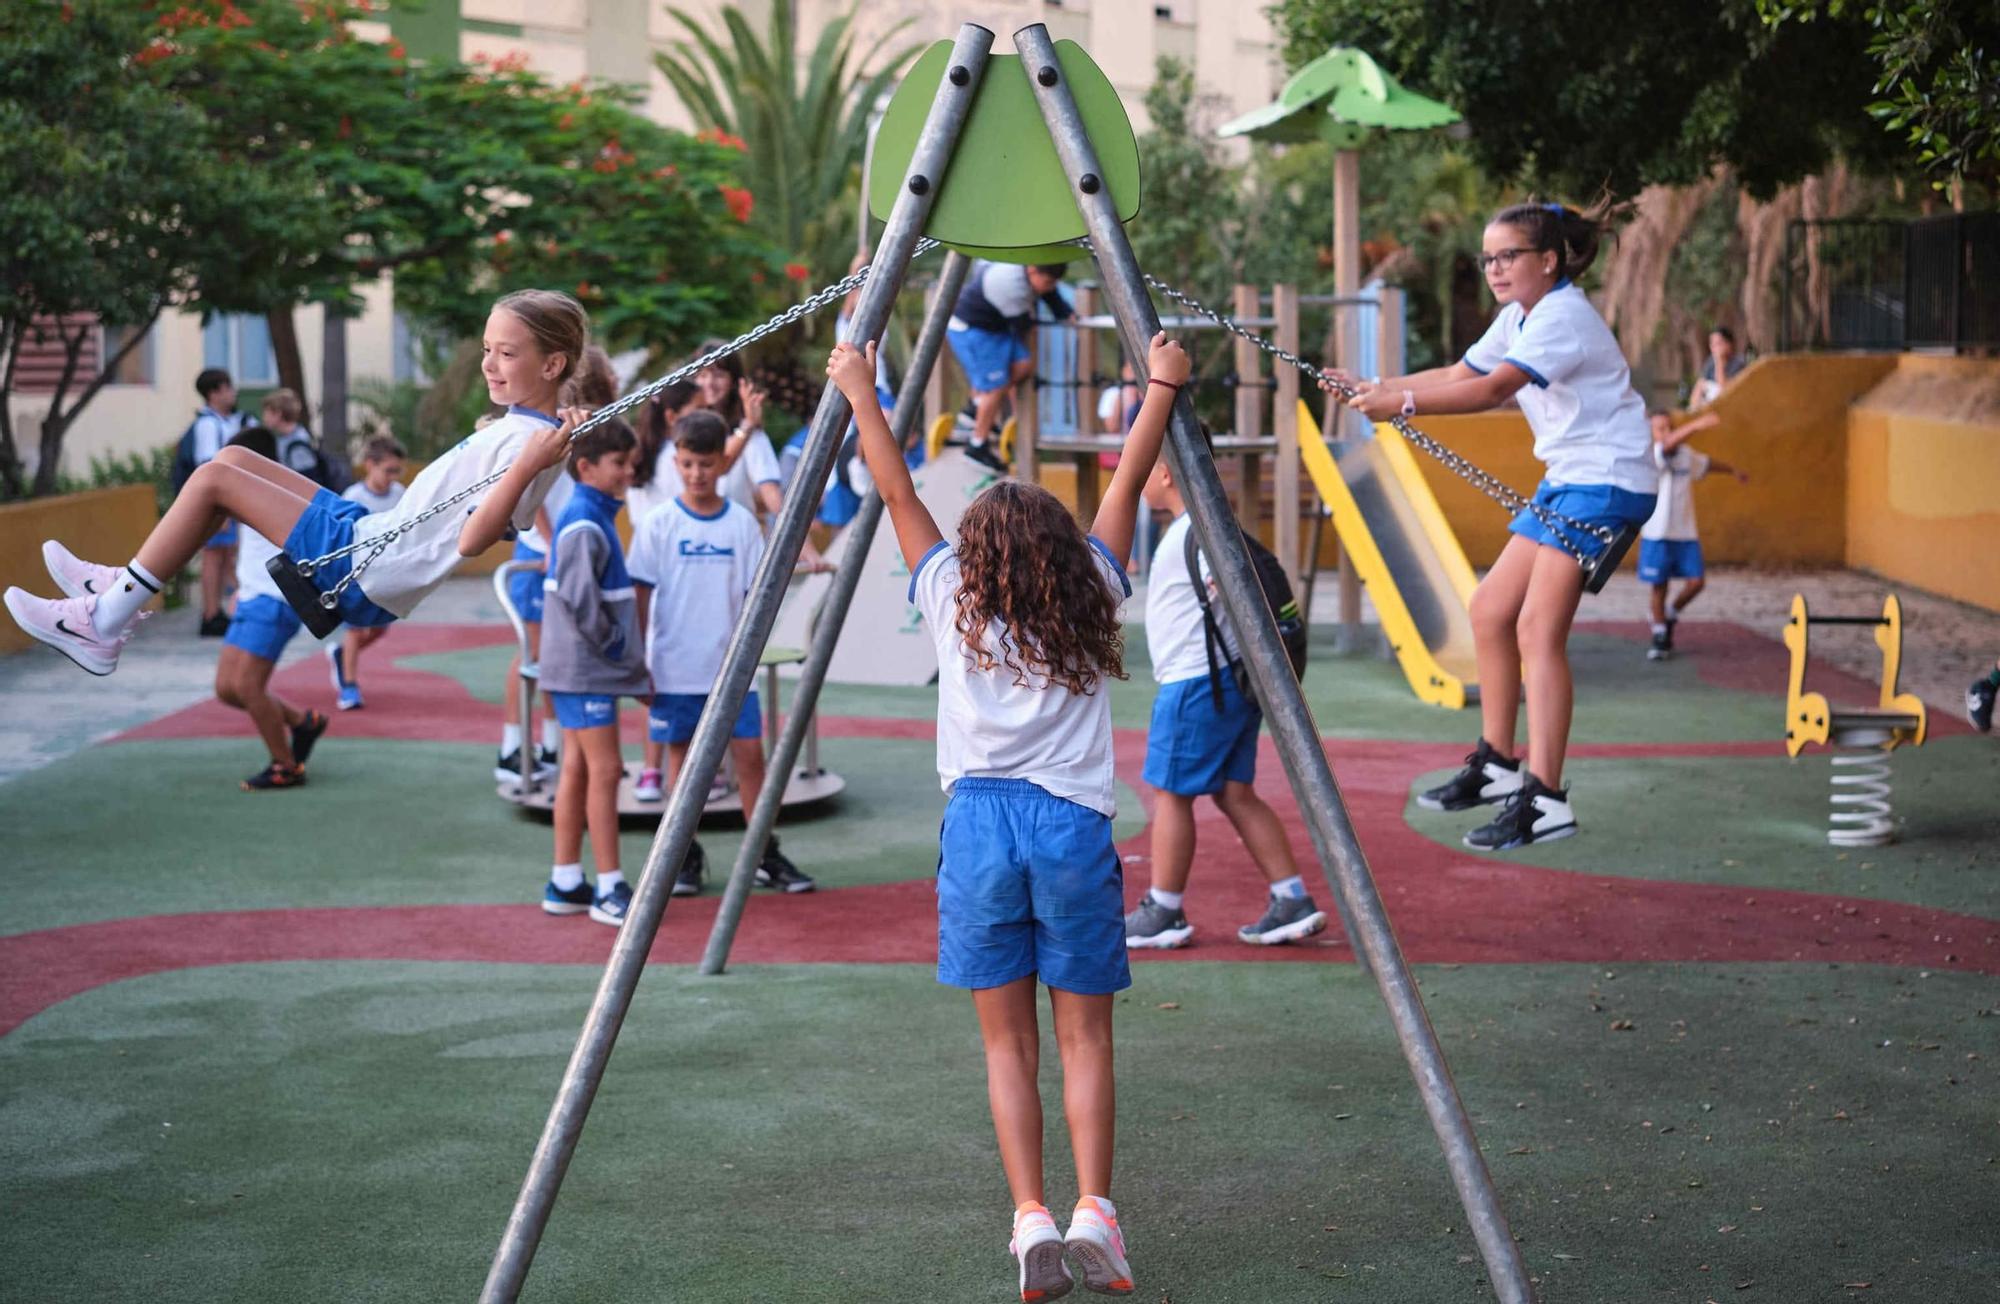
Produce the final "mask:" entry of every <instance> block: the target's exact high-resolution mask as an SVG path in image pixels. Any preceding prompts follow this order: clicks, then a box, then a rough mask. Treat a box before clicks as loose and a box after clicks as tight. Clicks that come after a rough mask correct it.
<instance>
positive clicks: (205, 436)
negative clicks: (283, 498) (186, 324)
mask: <svg viewBox="0 0 2000 1304" xmlns="http://www.w3.org/2000/svg"><path fill="white" fill-rule="evenodd" d="M194 392H195V393H197V394H199V395H201V410H200V411H199V412H196V413H195V416H194V425H193V427H192V428H191V430H190V433H191V434H192V435H193V438H194V464H195V466H196V467H201V466H205V465H207V464H208V463H209V462H212V461H214V460H215V457H216V455H217V454H218V453H220V452H221V451H222V450H223V448H224V447H226V446H227V445H228V443H229V441H230V440H232V439H234V438H235V437H236V435H237V432H238V431H240V430H242V429H243V415H244V414H243V413H241V412H238V411H237V410H236V382H235V380H234V379H232V378H231V377H230V374H229V373H228V372H226V371H224V370H223V369H222V368H220V367H210V368H208V369H207V370H205V371H203V372H202V373H201V374H200V375H199V376H196V377H195V378H194ZM274 456H275V454H274ZM235 565H236V522H235V521H232V520H225V521H224V522H223V523H222V525H221V526H220V527H219V528H218V529H217V530H216V531H215V533H214V534H213V535H211V536H209V538H208V539H207V541H205V542H204V543H203V544H202V545H201V636H202V637H203V638H214V637H216V636H218V635H221V634H225V633H227V632H228V630H229V615H228V613H227V612H225V611H223V609H222V599H223V588H224V586H225V584H226V583H227V581H228V578H229V574H230V572H231V571H232V570H233V569H234V567H235Z"/></svg>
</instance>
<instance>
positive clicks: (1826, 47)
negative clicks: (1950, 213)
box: [1270, 0, 1891, 203]
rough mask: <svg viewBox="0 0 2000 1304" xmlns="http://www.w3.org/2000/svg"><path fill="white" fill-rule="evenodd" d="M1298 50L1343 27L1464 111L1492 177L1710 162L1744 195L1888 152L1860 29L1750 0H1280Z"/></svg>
mask: <svg viewBox="0 0 2000 1304" xmlns="http://www.w3.org/2000/svg"><path fill="white" fill-rule="evenodd" d="M1270 14H1271V17H1272V20H1273V22H1274V23H1275V24H1276V26H1277V29H1278V31H1279V33H1280V35H1281V37H1282V39H1283V41H1284V48H1285V58H1286V62H1287V63H1288V64H1289V65H1291V66H1293V67H1296V66H1298V65H1300V64H1302V63H1303V62H1305V61H1306V60H1308V59H1311V58H1313V57H1315V56H1317V55H1319V54H1321V53H1323V52H1324V51H1325V50H1326V48H1327V47H1328V46H1329V45H1332V44H1335V43H1342V44H1348V45H1354V46H1358V47H1360V48H1362V49H1365V50H1367V51H1368V52H1369V53H1370V54H1371V55H1373V56H1374V57H1375V58H1376V59H1377V60H1379V61H1380V62H1381V63H1382V64H1383V65H1384V66H1385V67H1387V68H1388V69H1389V70H1390V71H1391V72H1392V73H1394V74H1395V75H1397V76H1399V77H1402V78H1404V79H1406V80H1408V81H1410V82H1412V83H1414V84H1417V85H1421V86H1424V87H1425V88H1427V90H1428V91H1429V92H1430V93H1431V94H1434V95H1436V96H1438V97H1439V98H1441V99H1443V100H1446V101H1447V102H1449V103H1450V104H1451V105H1452V106H1453V107H1454V108H1456V109H1458V110H1459V111H1460V112H1461V113H1463V114H1464V115H1465V120H1466V124H1467V127H1468V128H1469V131H1470V136H1469V140H1468V145H1469V148H1470V150H1471V153H1472V157H1473V158H1474V159H1475V160H1476V161H1477V162H1478V163H1479V165H1480V166H1481V167H1483V168H1484V169H1485V170H1486V171H1488V172H1489V173H1491V174H1492V175H1493V176H1494V177H1496V178H1499V179H1503V180H1516V181H1521V182H1524V183H1527V184H1531V185H1532V186H1534V187H1535V188H1537V189H1539V190H1541V191H1544V192H1546V193H1554V194H1559V195H1561V196H1562V197H1564V198H1566V199H1569V200H1571V201H1573V202H1578V203H1590V202H1592V201H1594V200H1597V199H1599V198H1608V199H1610V200H1614V201H1622V200H1626V199H1629V198H1630V197H1632V196H1633V195H1636V194H1637V193H1638V192H1639V191H1640V190H1641V189H1642V188H1643V187H1645V186H1647V185H1650V184H1654V183H1661V184H1684V183H1687V182H1690V181H1693V180H1695V179H1696V178H1699V177H1701V176H1704V175H1706V174H1707V173H1708V172H1709V171H1710V170H1711V169H1712V168H1714V167H1715V166H1716V165H1718V164H1727V165H1729V166H1730V167H1732V168H1733V169H1734V170H1735V172H1736V174H1737V176H1738V177H1739V179H1740V180H1741V182H1742V184H1743V186H1744V187H1745V188H1746V189H1748V190H1749V191H1750V192H1751V193H1752V194H1753V195H1756V196H1758V197H1768V196H1769V195H1771V194H1772V193H1773V192H1775V191H1776V189H1777V188H1778V187H1779V186H1781V185H1784V184H1785V183H1787V182H1790V181H1794V180H1797V179H1798V178H1800V177H1803V176H1806V175H1808V174H1810V173H1813V172H1816V171H1818V170H1819V169H1821V168H1823V167H1824V166H1825V165H1826V164H1827V163H1828V162H1829V161H1830V160H1831V159H1832V158H1833V157H1834V156H1835V155H1836V154H1839V155H1842V156H1845V157H1847V158H1849V159H1850V160H1853V161H1856V162H1860V163H1863V164H1869V163H1873V164H1878V165H1879V164H1886V163H1887V162H1888V161H1889V159H1890V157H1891V156H1890V153H1889V151H1887V150H1885V149H1884V148H1883V142H1882V139H1881V133H1880V132H1877V131H1875V130H1874V129H1873V127H1872V124H1870V123H1869V121H1868V119H1867V117H1866V115H1865V114H1864V113H1863V112H1862V111H1861V108H1860V105H1859V104H1858V103H1856V101H1855V98H1854V94H1853V87H1854V86H1855V85H1856V84H1857V83H1858V84H1863V85H1865V84H1866V83H1867V80H1868V79H1869V78H1870V77H1871V75H1872V72H1871V68H1872V65H1871V62H1870V60H1869V57H1868V54H1867V51H1866V49H1865V48H1864V45H1865V43H1864V42H1863V41H1862V40H1861V39H1860V38H1859V36H1858V34H1857V33H1855V32H1853V31H1852V30H1849V29H1847V28H1844V27H1842V26H1840V25H1837V24H1827V23H1820V24H1787V25H1784V26H1781V27H1777V28H1772V27H1769V26H1767V25H1765V24H1764V23H1763V22H1761V21H1760V20H1759V19H1758V17H1757V14H1756V11H1755V9H1754V7H1753V6H1752V5H1751V4H1750V3H1748V0H1738V2H1736V3H1731V4H1725V5H1721V6H1714V7H1710V8H1708V9H1706V10H1701V11H1699V12H1697V11H1692V10H1690V9H1689V8H1687V7H1686V6H1681V5H1663V4H1658V3H1642V2H1641V0H1543V2H1542V3H1539V4H1537V5H1535V6H1533V7H1531V8H1524V7H1523V6H1520V5H1516V4H1507V3H1502V0H1279V2H1278V3H1277V4H1275V5H1273V6H1272V7H1271V9H1270Z"/></svg>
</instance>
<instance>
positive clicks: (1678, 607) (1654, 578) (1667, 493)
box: [1639, 412, 1750, 661]
mask: <svg viewBox="0 0 2000 1304" xmlns="http://www.w3.org/2000/svg"><path fill="white" fill-rule="evenodd" d="M1649 420H1650V421H1651V423H1652V427H1653V461H1654V463H1655V464H1657V465H1658V466H1659V468H1660V490H1659V501H1658V502H1656V503H1655V504H1654V505H1653V514H1652V516H1651V517H1649V518H1647V521H1646V524H1645V525H1644V526H1643V527H1641V528H1640V530H1639V580H1640V582H1641V583H1644V584H1650V585H1652V586H1653V643H1652V646H1651V647H1649V648H1647V649H1646V659H1647V660H1648V661H1665V660H1667V659H1668V658H1669V657H1671V656H1673V654H1674V623H1675V622H1676V621H1678V620H1679V619H1680V618H1681V612H1683V611H1685V610H1687V605H1688V604H1689V603H1690V602H1693V601H1694V600H1695V598H1697V597H1699V596H1700V594H1701V591H1702V589H1703V588H1705V587H1707V584H1708V580H1707V578H1706V577H1707V573H1708V572H1707V568H1706V567H1705V566H1704V565H1703V563H1702V557H1701V536H1700V534H1699V533H1697V532H1696V530H1695V523H1694V483H1695V481H1697V480H1699V479H1701V478H1702V477H1703V476H1705V475H1707V474H1708V473H1709V472H1710V471H1720V472H1722V473H1723V474H1725V475H1733V476H1735V477H1736V479H1737V480H1738V481H1739V482H1740V483H1743V484H1748V483H1749V482H1750V477H1749V476H1747V475H1745V474H1744V473H1743V472H1741V471H1739V470H1737V469H1736V468H1735V467H1732V466H1730V465H1729V464H1728V463H1727V462H1720V461H1717V460H1716V459H1715V458H1712V457H1710V456H1708V455H1707V454H1706V453H1702V452H1698V451H1696V450H1695V449H1692V448H1689V447H1687V441H1688V440H1689V439H1692V438H1693V437H1694V436H1695V435H1698V434H1700V433H1701V432H1702V431H1704V430H1708V429H1710V428H1712V427H1714V426H1716V425H1719V424H1720V423H1721V421H1722V418H1721V417H1718V416H1716V415H1715V414H1714V413H1713V412H1709V413H1704V414H1703V415H1701V416H1698V417H1696V418H1694V420H1692V421H1689V422H1687V423H1685V424H1683V425H1681V426H1675V425H1674V423H1673V418H1672V417H1671V416H1670V415H1669V414H1667V413H1665V412H1655V413H1653V414H1652V416H1651V417H1650V418H1649ZM1676 579H1681V580H1686V581H1687V583H1686V584H1685V585H1683V586H1682V588H1681V591H1680V592H1679V593H1677V594H1675V595H1674V599H1673V602H1672V603H1671V604H1670V603H1669V602H1668V601H1667V586H1668V584H1669V583H1670V582H1671V581H1673V580H1676Z"/></svg>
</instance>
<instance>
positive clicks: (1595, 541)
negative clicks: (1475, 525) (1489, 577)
mask: <svg viewBox="0 0 2000 1304" xmlns="http://www.w3.org/2000/svg"><path fill="white" fill-rule="evenodd" d="M1535 501H1536V502H1537V503H1539V504H1540V505H1541V506H1543V507H1545V508H1547V509H1548V510H1549V511H1552V512H1556V513H1558V514H1559V515H1562V516H1567V517H1569V518H1570V519H1571V520H1576V521H1582V522H1584V523H1585V524H1588V525H1602V526H1605V527H1606V528H1608V529H1613V530H1615V529H1617V528H1618V527H1619V526H1621V525H1644V524H1645V523H1646V518H1647V517H1649V516H1651V515H1652V514H1653V503H1654V502H1655V501H1656V499H1655V498H1654V496H1653V495H1652V494H1635V493H1633V492H1632V491H1631V490H1630V489H1620V488H1619V487H1618V486H1616V485H1609V484H1557V483H1556V482H1555V481H1553V480H1544V481H1542V483H1541V484H1540V485H1538V486H1536V489H1535ZM1507 528H1508V530H1510V531H1511V532H1513V533H1515V534H1518V535H1520V536H1521V537H1522V538H1524V539H1532V540H1534V541H1535V542H1536V543H1542V544H1547V545H1548V546H1549V547H1551V548H1561V547H1562V546H1563V543H1562V540H1561V539H1559V538H1557V537H1556V534H1555V531H1554V530H1551V529H1550V528H1549V527H1548V526H1547V525H1544V524H1543V523H1542V520H1541V518H1540V517H1538V516H1536V515H1535V514H1534V513H1533V512H1531V511H1529V510H1528V509H1527V508H1525V507H1523V508H1522V509H1521V510H1520V512H1519V514H1517V515H1516V516H1515V517H1514V519H1513V521H1512V522H1511V523H1510V524H1509V525H1508V526H1507ZM1557 529H1560V530H1561V531H1562V532H1563V534H1565V535H1566V536H1568V538H1569V542H1570V544H1571V546H1572V547H1574V548H1575V549H1576V550H1577V551H1579V552H1581V553H1583V554H1584V555H1585V556H1587V557H1595V556H1596V555H1597V554H1598V553H1600V552H1602V551H1604V540H1602V539H1600V538H1598V537H1597V536H1596V535H1594V534H1587V533H1585V532H1584V531H1582V530H1579V529H1576V528H1575V527H1574V526H1570V525H1565V524H1563V523H1561V522H1557ZM1565 551H1567V549H1565Z"/></svg>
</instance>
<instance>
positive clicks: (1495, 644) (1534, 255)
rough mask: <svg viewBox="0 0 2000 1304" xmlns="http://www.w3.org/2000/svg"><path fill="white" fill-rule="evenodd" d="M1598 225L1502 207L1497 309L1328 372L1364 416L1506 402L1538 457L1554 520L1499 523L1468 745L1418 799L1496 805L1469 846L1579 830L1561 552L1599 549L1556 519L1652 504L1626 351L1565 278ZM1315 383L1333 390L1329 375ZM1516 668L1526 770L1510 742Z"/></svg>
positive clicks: (1575, 591)
mask: <svg viewBox="0 0 2000 1304" xmlns="http://www.w3.org/2000/svg"><path fill="white" fill-rule="evenodd" d="M1598 236H1599V231H1598V224H1597V223H1596V222H1595V221H1593V220H1591V219H1590V218H1588V217H1585V216H1584V215H1583V214H1581V213H1578V212H1576V211H1574V210H1572V209H1569V208H1565V207H1563V206H1562V205H1561V204H1516V205H1514V206H1513V207H1511V208H1507V209H1504V210H1502V211H1501V213H1500V214H1499V216H1497V217H1495V218H1494V219H1493V221H1492V222H1491V223H1489V224H1488V225H1487V227H1486V235H1485V240H1484V245H1485V251H1484V252H1483V253H1481V254H1480V255H1479V266H1480V270H1481V271H1483V272H1485V274H1486V284H1487V288H1489V289H1491V290H1492V291H1493V297H1494V298H1495V299H1496V300H1498V301H1499V303H1500V312H1499V315H1498V316H1496V317H1495V318H1494V319H1493V324H1492V325H1491V326H1489V327H1488V328H1487V330H1486V333H1485V334H1484V335H1482V336H1480V338H1479V341H1478V342H1477V343H1476V344H1474V345H1473V346H1472V347H1471V348H1470V349H1467V350H1466V352H1465V357H1464V358H1463V359H1461V360H1460V361H1458V362H1455V363H1453V364H1452V365H1451V366H1449V367H1438V368H1435V369H1433V370H1430V371H1422V372H1418V373H1417V374H1416V375H1413V376H1385V377H1382V378H1380V379H1378V380H1375V381H1373V382H1369V381H1357V380H1355V378H1354V377H1352V376H1349V375H1347V374H1346V373H1344V372H1335V373H1333V375H1334V377H1335V379H1337V380H1339V381H1340V382H1342V383H1345V384H1347V385H1350V386H1352V387H1353V388H1354V390H1355V393H1354V396H1353V397H1352V398H1349V399H1346V400H1344V401H1345V402H1346V403H1347V404H1348V405H1349V406H1350V407H1352V408H1354V409H1355V410H1356V411H1357V412H1360V413H1362V414H1363V415H1365V416H1367V417H1368V418H1369V419H1371V420H1374V421H1386V420H1388V419H1389V418H1390V417H1393V416H1395V415H1397V414H1399V413H1400V414H1401V415H1403V416H1405V417H1417V416H1425V415H1430V414H1433V413H1451V412H1482V411H1485V410H1486V409H1488V408H1492V407H1498V406H1499V405H1500V404H1501V403H1503V402H1505V401H1506V400H1507V399H1508V398H1510V397H1513V398H1517V399H1518V400H1519V402H1520V405H1521V411H1522V413H1523V414H1524V415H1526V417H1527V418H1528V425H1529V427H1530V428H1532V429H1533V430H1534V432H1535V456H1536V457H1537V458H1539V459H1541V461H1542V462H1543V464H1544V465H1545V466H1546V467H1547V468H1548V469H1547V473H1546V475H1545V476H1544V478H1543V480H1542V483H1541V487H1540V488H1538V489H1537V490H1536V491H1535V498H1534V501H1535V502H1536V503H1537V504H1539V505H1540V506H1541V507H1543V508H1544V509H1545V510H1546V511H1547V512H1549V513H1550V514H1551V515H1552V516H1553V517H1554V518H1555V520H1554V523H1553V525H1551V524H1550V523H1549V522H1545V521H1544V520H1543V519H1541V518H1540V517H1538V516H1536V515H1535V514H1534V513H1533V512H1531V511H1527V510H1523V511H1522V512H1521V513H1520V514H1519V515H1518V516H1516V517H1515V518H1514V520H1513V523H1512V524H1511V525H1510V526H1508V529H1509V530H1510V531H1511V532H1512V533H1513V535H1514V537H1513V538H1511V539H1509V540H1508V541H1507V547H1506V548H1505V549H1504V550H1503V551H1502V552H1501V554H1500V559H1499V560H1498V561H1496V562H1494V563H1493V568H1492V569H1491V570H1490V571H1488V572H1487V573H1486V578H1485V579H1483V580H1481V581H1480V583H1479V587H1478V588H1477V589H1475V590H1474V591H1473V594H1472V601H1471V604H1470V609H1471V616H1472V631H1473V644H1474V652H1475V654H1476V657H1477V660H1478V664H1479V715H1480V738H1479V743H1478V745H1477V746H1476V747H1475V748H1474V749H1473V751H1472V753H1471V754H1470V755H1469V756H1467V757H1466V758H1465V768H1464V769H1463V770H1461V771H1459V772H1458V773H1457V774H1456V775H1454V776H1453V777H1452V778H1451V780H1450V782H1448V783H1444V784H1441V785H1439V786H1438V787H1435V788H1432V789H1430V790H1429V791H1427V792H1425V793H1423V794H1421V795H1420V796H1419V797H1418V798H1417V804H1418V805H1420V806H1423V807H1426V808H1427V809H1430V810H1468V809H1471V808H1473V807H1476V806H1482V805H1489V804H1498V805H1499V806H1500V813H1499V814H1498V815H1496V816H1495V817H1494V818H1493V819H1492V820H1491V821H1490V822H1489V823H1486V824H1483V825H1481V826H1480V827H1479V828H1476V829H1474V830H1472V831H1471V832H1470V833H1467V834H1466V835H1465V845H1466V846H1468V847H1471V848H1473V849H1474V850H1477V851H1504V850H1506V849H1507V848H1509V847H1521V846H1526V845H1528V844H1529V843H1531V842H1546V841H1549V840H1551V839H1555V838H1566V837H1569V836H1570V835H1571V834H1573V833H1575V832H1576V830H1577V823H1576V815H1575V813H1574V812H1573V811H1572V810H1571V809H1570V804H1569V790H1568V789H1567V788H1565V787H1564V786H1563V754H1564V752H1565V751H1566V750H1567V748H1568V746H1569V724H1570V709H1571V705H1572V696H1573V694H1572V688H1571V683H1570V671H1569V653H1568V650H1567V644H1568V641H1569V627H1570V622H1571V621H1572V620H1574V619H1575V617H1576V604H1577V600H1578V599H1579V598H1581V597H1582V596H1583V580H1584V576H1583V570H1582V568H1581V567H1580V566H1578V565H1577V560H1576V557H1575V556H1574V555H1573V553H1572V551H1571V549H1573V550H1575V552H1581V553H1583V554H1585V555H1589V556H1595V555H1596V554H1597V552H1598V551H1599V550H1601V549H1602V548H1603V547H1604V544H1603V542H1602V541H1601V540H1600V539H1599V538H1598V537H1597V536H1596V535H1595V534H1593V533H1591V532H1589V531H1586V530H1582V529H1579V528H1576V527H1574V526H1572V525H1570V524H1569V523H1568V522H1567V521H1565V520H1563V519H1562V518H1569V519H1570V520H1575V521H1581V522H1584V523H1586V524H1589V525H1597V526H1606V527H1610V528H1614V529H1615V528H1617V527H1619V526H1623V525H1634V526H1636V525H1639V524H1641V523H1642V522H1644V521H1645V520H1646V518H1647V517H1649V516H1650V515H1652V512H1653V497H1654V493H1655V491H1656V490H1657V489H1658V487H1659V472H1658V469H1657V468H1656V467H1655V466H1654V465H1653V460H1652V435H1651V433H1650V431H1649V429H1648V426H1647V422H1646V406H1645V404H1644V403H1643V402H1641V401H1640V398H1639V395H1638V393H1637V392H1635V391H1634V390H1633V388H1632V374H1631V372H1630V370H1629V369H1628V368H1627V367H1626V365H1625V355H1624V354H1623V353H1621V352H1620V351H1619V349H1618V341H1617V340H1616V339H1614V338H1613V337H1612V334H1611V330H1610V328H1609V327H1608V326H1606V325H1605V324H1604V319H1603V318H1602V317H1600V316H1598V315H1597V310H1596V309H1595V308H1593V307H1592V306H1591V303H1590V300H1589V299H1588V298H1587V297H1585V295H1584V293H1583V291H1582V290H1580V289H1578V288H1577V286H1576V284H1575V278H1576V277H1578V276H1581V275H1582V274H1583V272H1584V269H1585V268H1587V267H1589V266H1590V264H1591V261H1592V260H1593V259H1594V258H1596V256H1597V244H1598ZM1321 388H1323V389H1327V390H1329V391H1330V392H1334V393H1336V394H1337V393H1338V391H1337V390H1335V389H1334V387H1333V385H1332V384H1329V383H1328V382H1325V381H1322V382H1321ZM1558 530H1560V531H1561V535H1560V537H1559V536H1558V534H1557V533H1556V531H1558ZM1565 543H1567V545H1568V546H1567V548H1566V547H1565ZM1524 666H1525V668H1526V672H1527V674H1526V686H1527V692H1528V754H1527V758H1526V759H1527V764H1526V766H1525V767H1524V766H1523V765H1522V763H1521V758H1520V757H1519V756H1518V755H1517V754H1516V752H1515V747H1514V730H1515V716H1516V715H1517V714H1518V708H1519V706H1520V701H1521V688H1522V669H1523V667H1524Z"/></svg>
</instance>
